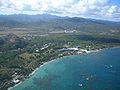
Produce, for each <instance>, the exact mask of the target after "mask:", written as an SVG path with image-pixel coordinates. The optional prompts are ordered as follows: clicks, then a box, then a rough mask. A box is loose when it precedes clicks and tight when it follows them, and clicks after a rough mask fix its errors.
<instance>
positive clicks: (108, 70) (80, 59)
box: [12, 48, 120, 90]
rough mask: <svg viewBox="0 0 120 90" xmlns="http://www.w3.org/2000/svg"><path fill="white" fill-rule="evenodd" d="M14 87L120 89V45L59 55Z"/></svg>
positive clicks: (35, 89)
mask: <svg viewBox="0 0 120 90" xmlns="http://www.w3.org/2000/svg"><path fill="white" fill-rule="evenodd" d="M12 90H120V48H112V49H105V50H102V51H100V52H97V53H91V54H86V55H77V56H66V57H63V58H59V59H57V60H55V61H54V62H52V63H49V64H46V65H44V66H43V67H41V68H39V70H38V71H37V72H36V73H35V74H34V75H33V76H31V77H30V78H29V79H27V80H25V81H24V82H23V83H22V84H20V85H18V86H17V87H15V88H13V89H12Z"/></svg>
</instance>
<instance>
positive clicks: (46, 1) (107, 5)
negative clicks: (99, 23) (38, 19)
mask: <svg viewBox="0 0 120 90" xmlns="http://www.w3.org/2000/svg"><path fill="white" fill-rule="evenodd" d="M14 13H17V14H19V13H20V14H22V13H23V14H42V13H49V14H54V15H60V16H70V17H74V16H76V17H81V16H82V17H89V18H99V19H108V20H119V21H120V7H119V6H117V5H114V4H112V3H111V0H0V14H14Z"/></svg>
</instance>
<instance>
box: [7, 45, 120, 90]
mask: <svg viewBox="0 0 120 90" xmlns="http://www.w3.org/2000/svg"><path fill="white" fill-rule="evenodd" d="M110 48H120V47H119V46H118V47H110ZM110 48H102V49H95V50H90V51H88V52H86V53H80V54H73V55H81V54H90V53H95V52H99V51H102V50H105V49H110ZM65 56H67V55H65ZM65 56H62V57H58V58H63V57H65ZM70 56H72V55H70ZM58 58H55V59H53V60H49V61H46V62H44V63H43V64H41V65H40V66H39V67H37V68H36V69H34V70H33V71H32V72H31V73H30V74H29V75H28V76H27V78H25V79H23V80H20V82H19V83H17V84H15V85H14V86H12V87H9V88H8V89H7V90H12V89H13V88H15V87H16V86H18V85H20V84H21V83H22V82H23V81H24V80H26V79H28V78H29V77H31V76H32V75H34V74H35V73H36V71H37V70H38V69H40V68H41V67H43V66H44V65H46V64H49V63H51V62H53V61H55V60H56V59H58Z"/></svg>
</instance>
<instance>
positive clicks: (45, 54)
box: [0, 32, 120, 90]
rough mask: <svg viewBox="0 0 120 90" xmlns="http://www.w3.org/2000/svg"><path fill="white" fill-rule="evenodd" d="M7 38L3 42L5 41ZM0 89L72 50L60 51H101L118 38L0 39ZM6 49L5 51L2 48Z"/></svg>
mask: <svg viewBox="0 0 120 90" xmlns="http://www.w3.org/2000/svg"><path fill="white" fill-rule="evenodd" d="M6 38H7V39H6ZM0 40H1V42H3V41H4V43H1V44H0V46H1V52H0V90H6V89H7V88H8V87H10V86H13V85H14V84H16V83H18V82H14V81H13V80H14V79H15V78H16V79H17V80H24V78H26V77H28V75H29V74H30V73H31V72H32V71H33V70H34V69H35V68H37V67H38V66H40V65H41V64H43V63H44V62H47V61H49V60H51V59H55V58H58V57H62V56H64V55H71V54H77V53H76V51H69V52H60V51H59V50H60V49H63V48H72V47H78V46H79V47H80V48H81V49H88V50H94V49H101V48H109V47H114V46H120V39H119V36H116V35H112V36H111V35H98V34H81V33H79V32H77V33H76V32H75V33H61V34H60V33H48V35H47V36H44V35H43V36H39V35H36V36H35V35H34V34H30V35H28V34H26V35H24V36H23V38H19V37H18V36H16V35H14V34H9V35H7V36H4V37H1V39H0ZM6 47H7V48H6Z"/></svg>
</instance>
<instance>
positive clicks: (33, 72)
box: [7, 57, 62, 90]
mask: <svg viewBox="0 0 120 90" xmlns="http://www.w3.org/2000/svg"><path fill="white" fill-rule="evenodd" d="M61 58H62V57H61ZM53 61H55V59H53V60H50V61H48V62H44V63H43V64H42V65H40V66H39V67H37V68H36V69H35V70H33V71H32V72H31V73H30V74H29V75H28V78H29V77H31V76H33V75H34V74H35V73H36V71H38V69H39V68H41V67H43V66H44V65H46V64H49V63H51V62H53ZM28 78H25V79H24V80H26V79H28ZM24 80H20V82H19V83H17V84H15V85H14V86H13V87H9V88H8V89H7V90H12V89H13V88H15V87H16V86H18V85H20V84H21V83H22V82H23V81H24Z"/></svg>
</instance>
